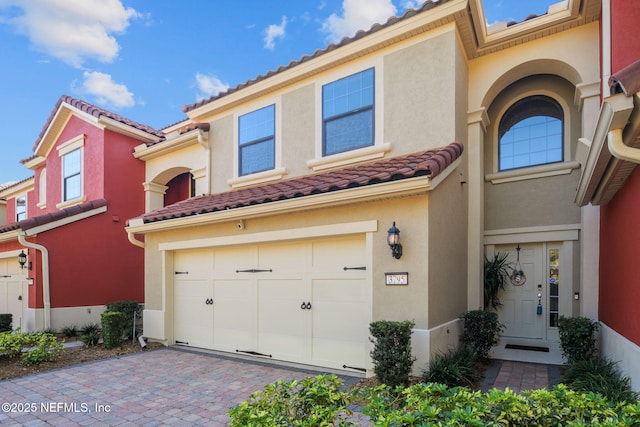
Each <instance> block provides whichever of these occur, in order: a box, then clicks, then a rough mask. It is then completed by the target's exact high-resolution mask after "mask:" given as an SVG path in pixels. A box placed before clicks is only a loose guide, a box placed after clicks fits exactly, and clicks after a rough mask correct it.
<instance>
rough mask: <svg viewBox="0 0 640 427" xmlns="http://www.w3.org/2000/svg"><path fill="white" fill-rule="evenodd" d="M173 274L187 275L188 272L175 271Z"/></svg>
mask: <svg viewBox="0 0 640 427" xmlns="http://www.w3.org/2000/svg"><path fill="white" fill-rule="evenodd" d="M174 274H189V272H188V271H176V272H175V273H174Z"/></svg>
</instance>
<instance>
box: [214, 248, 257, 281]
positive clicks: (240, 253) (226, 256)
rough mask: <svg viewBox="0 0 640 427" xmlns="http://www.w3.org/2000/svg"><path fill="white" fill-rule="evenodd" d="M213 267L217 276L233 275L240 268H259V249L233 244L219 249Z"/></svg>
mask: <svg viewBox="0 0 640 427" xmlns="http://www.w3.org/2000/svg"><path fill="white" fill-rule="evenodd" d="M213 262H214V264H213V268H214V270H215V273H216V276H218V277H219V276H221V275H222V276H225V277H227V276H233V275H237V274H242V273H238V272H237V271H238V270H250V269H252V268H257V264H258V250H257V248H256V247H245V246H231V247H225V248H221V249H217V250H216V252H215V256H214V261H213Z"/></svg>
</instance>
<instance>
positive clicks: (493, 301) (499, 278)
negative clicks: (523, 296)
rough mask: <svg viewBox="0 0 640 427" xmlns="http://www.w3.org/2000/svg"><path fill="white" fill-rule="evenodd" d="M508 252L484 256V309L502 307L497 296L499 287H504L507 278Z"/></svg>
mask: <svg viewBox="0 0 640 427" xmlns="http://www.w3.org/2000/svg"><path fill="white" fill-rule="evenodd" d="M508 257H509V254H508V253H506V252H497V253H495V254H494V255H493V258H492V259H489V258H487V257H486V256H485V258H484V309H485V310H486V309H487V308H489V307H491V308H492V309H494V310H497V309H498V308H500V307H502V303H501V302H500V299H499V297H498V293H499V292H500V289H504V285H505V283H507V280H509V266H510V263H509V261H507V258H508Z"/></svg>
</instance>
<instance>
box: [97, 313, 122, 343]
mask: <svg viewBox="0 0 640 427" xmlns="http://www.w3.org/2000/svg"><path fill="white" fill-rule="evenodd" d="M100 319H101V321H102V339H103V340H104V348H114V347H120V346H122V336H123V335H124V323H125V322H124V319H125V315H124V313H121V312H119V311H105V312H104V313H102V314H101V315H100Z"/></svg>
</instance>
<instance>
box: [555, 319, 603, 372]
mask: <svg viewBox="0 0 640 427" xmlns="http://www.w3.org/2000/svg"><path fill="white" fill-rule="evenodd" d="M599 327H600V324H599V323H598V322H597V321H595V320H591V319H589V318H587V317H564V316H560V319H559V322H558V332H559V334H560V348H561V349H562V356H563V357H564V358H565V359H566V360H567V363H568V364H572V363H574V362H576V361H578V360H585V359H590V358H592V357H595V356H597V354H598V349H597V348H596V332H598V329H599Z"/></svg>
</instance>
